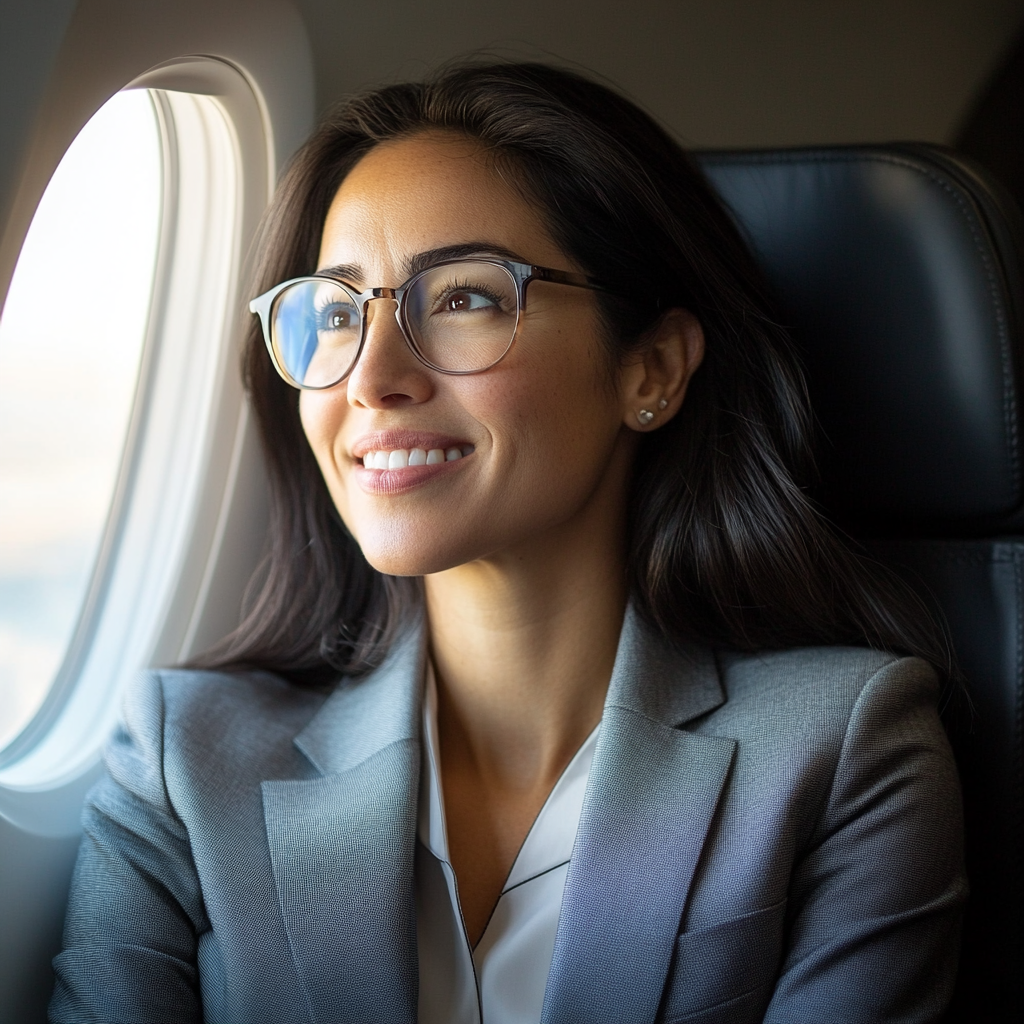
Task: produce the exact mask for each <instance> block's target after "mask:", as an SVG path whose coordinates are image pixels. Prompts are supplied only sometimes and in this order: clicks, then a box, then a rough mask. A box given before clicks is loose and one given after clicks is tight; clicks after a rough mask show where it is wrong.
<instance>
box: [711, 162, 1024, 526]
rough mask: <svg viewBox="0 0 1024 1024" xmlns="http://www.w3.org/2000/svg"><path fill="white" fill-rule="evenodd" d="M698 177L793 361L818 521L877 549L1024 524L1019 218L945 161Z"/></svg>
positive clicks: (753, 165) (760, 168)
mask: <svg viewBox="0 0 1024 1024" xmlns="http://www.w3.org/2000/svg"><path fill="white" fill-rule="evenodd" d="M698 160H699V162H700V164H701V165H702V167H703V169H704V171H705V173H706V174H707V176H708V177H709V179H710V180H711V183H712V184H713V185H714V187H715V188H716V189H717V190H718V192H719V193H720V194H721V196H722V197H723V198H724V200H725V202H726V204H727V205H728V206H729V208H730V209H731V210H732V211H733V214H734V216H735V217H736V220H737V221H738V223H739V224H740V226H741V229H742V230H743V232H744V234H745V235H746V237H747V238H748V240H749V242H750V243H751V245H752V247H753V249H754V252H755V253H756V255H757V256H758V258H759V260H760V262H761V264H762V267H763V268H764V270H765V271H766V273H767V275H768V278H769V280H770V282H771V284H772V285H773V287H774V289H775V292H776V296H777V298H778V300H779V304H780V309H781V313H782V315H783V318H784V320H785V322H786V323H787V325H788V326H790V327H791V328H792V331H793V335H794V337H795V338H796V341H797V344H798V346H799V347H800V349H801V352H802V354H803V357H804V360H805V367H806V370H807V372H808V377H809V384H810V388H811V397H812V402H813V405H814V410H815V414H816V416H817V418H818V421H819V423H820V424H821V427H822V431H823V433H824V435H825V438H824V443H823V444H822V445H821V447H820V451H819V457H820V461H821V464H822V469H823V475H824V481H825V497H826V501H827V503H828V504H829V506H830V507H831V508H832V509H833V510H834V511H835V512H836V513H837V514H839V515H840V516H841V517H842V518H844V519H846V520H847V521H852V522H853V523H855V524H860V525H863V526H867V527H868V528H869V529H875V530H878V529H881V530H883V531H887V530H890V529H896V530H905V529H908V528H914V527H921V526H923V527H925V528H926V529H929V530H933V531H934V530H955V531H960V532H979V531H983V530H993V529H995V530H998V529H1009V528H1012V527H1014V526H1015V525H1019V524H1020V523H1021V522H1024V478H1022V466H1021V458H1022V455H1021V436H1020V435H1021V431H1020V408H1019V406H1020V398H1021V391H1020V374H1019V364H1020V359H1021V348H1020V346H1021V342H1022V331H1021V319H1020V318H1021V296H1020V291H1021V287H1022V281H1021V278H1020V270H1019V266H1020V264H1019V261H1018V253H1019V252H1020V251H1021V242H1022V239H1021V230H1020V227H1019V224H1018V218H1019V214H1018V212H1017V210H1016V208H1015V207H1014V206H1013V204H1012V202H1008V201H1007V200H1006V198H1005V196H1004V195H1003V194H1002V193H1001V192H1000V191H999V189H998V187H997V186H996V185H994V183H992V182H991V181H988V180H986V179H985V178H984V176H983V175H982V174H981V173H979V172H978V170H977V169H976V168H974V167H973V166H971V165H969V164H968V163H967V162H966V161H963V160H961V159H960V158H958V157H956V156H955V155H954V154H952V153H950V152H948V151H946V150H942V149H940V148H938V147H929V146H922V145H909V144H908V145H891V146H872V147H840V148H827V149H804V150H784V151H776V152H764V151H761V152H717V153H705V154H700V155H699V156H698Z"/></svg>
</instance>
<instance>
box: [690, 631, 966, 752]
mask: <svg viewBox="0 0 1024 1024" xmlns="http://www.w3.org/2000/svg"><path fill="white" fill-rule="evenodd" d="M718 664H719V680H720V683H721V686H722V690H723V696H724V697H725V701H724V703H723V704H722V705H721V706H719V707H718V708H717V709H716V710H715V711H713V712H712V713H711V714H710V715H708V716H706V717H705V718H704V719H703V720H701V721H700V722H699V723H696V724H695V731H698V732H701V733H705V734H711V735H718V736H727V737H731V738H733V739H735V740H737V741H738V742H739V744H740V749H741V752H742V751H743V749H744V747H746V750H747V752H748V753H752V752H753V751H757V752H758V755H759V756H766V757H778V758H782V759H784V760H786V761H787V762H791V763H793V764H794V765H796V764H799V763H801V762H804V761H806V762H807V763H815V764H817V765H819V766H821V765H822V764H824V763H827V762H832V763H837V762H838V759H839V758H840V757H841V756H842V752H843V750H846V751H847V753H856V751H857V750H859V749H862V748H863V747H864V745H865V744H866V743H867V744H870V745H877V744H880V743H881V744H883V745H891V744H893V743H897V744H898V743H899V742H901V739H900V737H901V736H906V735H907V734H909V733H916V734H917V735H918V736H921V735H922V734H926V735H927V736H928V737H929V743H930V745H932V746H934V747H936V749H938V748H943V747H945V744H946V741H945V735H944V732H943V729H942V726H941V723H940V722H939V717H938V707H937V706H938V697H939V681H938V678H937V676H936V673H935V671H934V669H933V668H932V667H931V666H930V665H929V664H927V662H924V661H922V660H921V659H919V658H900V657H897V656H894V655H892V654H888V653H885V652H882V651H875V650H870V649H868V648H861V647H814V648H799V649H794V650H785V651H771V652H762V653H757V654H738V653H734V652H733V653H720V654H719V656H718ZM943 756H945V755H943Z"/></svg>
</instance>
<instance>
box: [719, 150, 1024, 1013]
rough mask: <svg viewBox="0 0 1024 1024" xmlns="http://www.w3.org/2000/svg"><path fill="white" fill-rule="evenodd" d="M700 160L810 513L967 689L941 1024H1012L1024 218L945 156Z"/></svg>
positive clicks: (958, 737)
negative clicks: (857, 553)
mask: <svg viewBox="0 0 1024 1024" xmlns="http://www.w3.org/2000/svg"><path fill="white" fill-rule="evenodd" d="M699 159H700V163H701V164H702V166H703V168H704V170H705V172H706V174H707V175H708V176H709V178H710V179H711V181H712V183H713V184H714V185H715V187H716V188H717V189H718V191H719V192H720V194H721V195H722V196H723V197H724V199H725V201H726V202H727V203H728V205H729V206H730V208H731V209H732V211H733V213H734V215H735V217H736V219H737V221H738V223H739V225H740V226H741V229H742V230H743V231H744V233H745V234H746V236H747V237H748V239H749V240H750V242H751V244H752V245H753V248H754V250H755V252H756V253H757V254H758V257H759V259H760V261H761V263H762V266H763V267H764V269H765V271H766V272H767V274H768V277H769V279H770V281H771V283H772V285H773V287H774V289H775V292H776V296H777V298H778V300H779V305H780V310H781V313H782V315H783V317H784V318H785V322H786V323H787V325H788V326H790V327H791V328H792V330H793V334H794V337H795V338H796V341H797V344H798V346H799V348H800V350H801V353H802V355H803V358H804V360H805V366H806V369H807V372H808V378H809V387H810V391H811V399H812V404H813V407H814V411H815V415H816V417H817V420H818V422H819V424H820V427H821V433H822V435H823V442H824V443H823V445H822V447H821V451H820V464H821V470H822V485H821V492H820V495H819V497H820V499H821V501H822V504H823V505H824V507H825V508H826V509H827V511H828V513H829V514H830V516H832V518H833V519H834V520H836V521H837V522H839V523H840V524H841V525H842V526H843V528H844V529H846V530H847V531H849V532H850V533H852V534H853V535H854V536H856V537H858V538H860V539H861V540H862V541H863V542H864V544H865V545H866V546H867V547H868V548H869V550H870V551H871V552H872V553H873V554H874V555H875V557H877V558H879V559H880V560H882V561H884V562H886V563H887V564H889V565H891V566H892V567H893V568H894V569H895V570H896V571H898V572H900V573H901V574H902V575H904V577H905V578H906V579H908V581H910V582H911V584H912V585H914V586H915V587H916V588H917V589H918V591H919V593H921V594H922V596H923V597H924V598H925V600H927V601H929V602H932V604H933V606H936V607H937V609H938V610H939V612H940V613H941V615H942V616H943V617H944V619H945V622H946V624H947V626H948V630H949V636H950V638H951V640H952V644H953V647H954V649H955V652H956V655H957V658H958V660H959V664H960V667H961V669H962V671H963V674H964V676H965V679H966V684H967V688H968V693H969V698H970V702H971V704H972V705H973V710H972V709H970V708H968V707H967V706H966V703H967V702H965V701H957V700H947V701H946V706H945V710H944V718H945V720H946V725H947V729H948V731H949V734H950V738H951V740H952V743H953V747H954V750H955V753H956V757H957V762H958V764H959V768H960V773H961V777H962V780H963V786H964V803H965V813H966V821H967V865H968V874H969V878H970V884H971V898H970V903H969V908H968V911H967V919H966V923H965V930H964V939H963V953H962V958H961V967H960V974H959V976H958V981H957V988H956V993H955V996H954V1001H953V1006H952V1008H951V1010H950V1012H949V1014H948V1016H947V1021H948V1022H954V1021H967V1020H972V1021H975V1020H983V1021H1011V1020H1022V1019H1024V983H1022V981H1024V971H1022V969H1021V965H1022V964H1024V849H1022V837H1024V766H1022V765H1024V750H1022V728H1024V721H1022V717H1024V450H1022V444H1024V440H1022V423H1021V419H1022V411H1021V401H1022V398H1024V395H1022V384H1024V379H1022V363H1024V348H1022V345H1024V331H1022V327H1024V325H1022V316H1024V310H1022V298H1024V296H1022V288H1024V279H1022V277H1021V262H1020V261H1021V254H1022V253H1024V248H1022V246H1024V226H1022V221H1021V216H1020V213H1019V211H1018V210H1017V208H1016V206H1015V205H1014V203H1013V201H1012V200H1010V199H1009V198H1008V196H1007V194H1006V193H1004V192H1002V191H1001V188H1000V186H998V185H997V184H996V183H995V182H994V180H992V179H990V178H988V177H987V176H986V175H985V173H984V172H982V171H981V170H980V169H979V168H977V167H976V166H975V165H973V164H971V163H970V162H969V161H967V160H966V159H964V158H962V157H959V156H957V155H956V154H955V153H953V152H951V151H949V150H946V149H942V148H940V147H932V146H925V145H918V144H897V145H885V146H858V147H835V148H817V149H802V150H782V151H774V152H768V151H761V152H714V153H704V154H701V155H700V157H699ZM878 869H879V870H880V871H884V870H885V865H884V864H880V865H878Z"/></svg>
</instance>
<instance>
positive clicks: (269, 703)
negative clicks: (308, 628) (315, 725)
mask: <svg viewBox="0 0 1024 1024" xmlns="http://www.w3.org/2000/svg"><path fill="white" fill-rule="evenodd" d="M326 699H327V694H325V693H324V692H318V691H312V690H307V689H303V688H300V687H297V686H294V685H292V684H290V683H288V682H287V681H286V680H284V679H282V678H280V677H279V676H275V675H273V674H271V673H269V672H208V671H195V670H189V669H160V670H150V671H147V672H144V673H142V674H141V675H140V676H139V677H138V678H137V679H136V680H135V681H134V683H133V684H132V685H131V686H130V687H129V690H128V692H127V694H126V695H125V701H124V708H123V716H122V725H121V727H120V728H119V729H118V731H117V732H116V733H115V735H114V737H113V739H112V741H111V743H110V746H109V748H108V756H107V761H108V767H110V768H111V769H112V770H113V769H114V768H115V766H117V765H119V764H120V763H123V762H124V761H125V760H127V761H129V762H134V763H136V764H139V763H146V764H148V765H156V764H159V765H161V766H162V768H163V770H164V771H168V770H170V771H172V772H180V771H187V772H188V773H189V774H191V773H194V772H201V773H206V774H213V775H215V774H216V773H217V772H218V771H222V770H223V771H229V772H230V773H231V774H232V775H234V776H237V775H239V774H240V773H241V774H246V773H247V771H251V772H252V773H254V774H256V775H263V776H264V777H270V776H272V775H273V774H275V770H288V769H289V768H291V767H293V766H294V763H295V762H296V757H297V753H296V751H295V749H294V745H293V741H294V739H295V737H296V736H297V735H298V733H300V732H301V731H302V730H303V729H304V728H305V726H306V725H307V724H308V723H309V721H310V720H311V719H312V718H313V716H314V715H315V714H316V712H317V711H318V710H319V709H320V708H321V707H322V705H323V703H324V701H325V700H326Z"/></svg>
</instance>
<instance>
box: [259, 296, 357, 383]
mask: <svg viewBox="0 0 1024 1024" xmlns="http://www.w3.org/2000/svg"><path fill="white" fill-rule="evenodd" d="M271 322H272V333H271V338H272V341H273V345H274V354H275V355H276V356H277V360H278V362H279V363H280V365H281V367H282V368H283V369H284V371H285V372H286V373H287V374H288V376H289V377H291V378H292V380H294V381H295V382H296V383H298V384H301V385H302V386H304V387H311V388H323V387H330V386H331V385H332V384H336V383H337V382H338V381H339V380H341V379H342V378H343V377H344V376H345V375H346V374H347V373H348V371H349V370H350V369H351V367H352V363H353V361H354V360H355V358H356V355H357V354H358V351H359V336H360V323H359V308H358V306H357V304H356V302H355V300H354V299H353V297H352V296H351V295H350V294H349V293H348V291H347V290H346V289H345V288H343V287H342V286H341V285H339V284H336V283H335V282H333V281H300V282H298V283H297V284H294V285H292V286H291V287H290V288H287V289H285V290H284V291H283V292H282V293H281V294H280V295H279V296H278V297H277V299H276V301H275V303H274V308H273V312H272V314H271Z"/></svg>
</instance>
